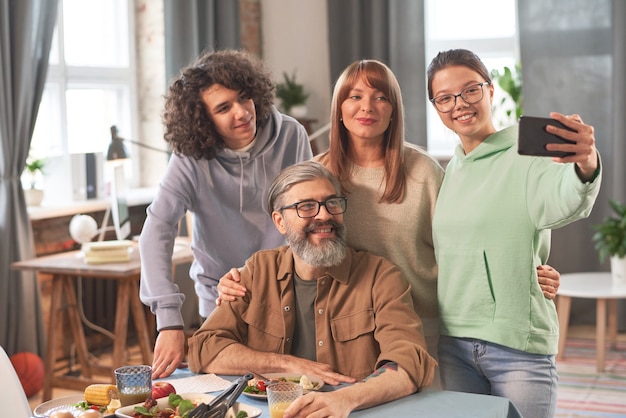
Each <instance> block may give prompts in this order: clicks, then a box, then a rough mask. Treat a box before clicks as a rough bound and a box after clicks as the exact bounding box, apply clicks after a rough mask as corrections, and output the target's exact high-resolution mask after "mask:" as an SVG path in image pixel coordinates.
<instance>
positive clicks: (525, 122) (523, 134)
mask: <svg viewBox="0 0 626 418" xmlns="http://www.w3.org/2000/svg"><path fill="white" fill-rule="evenodd" d="M547 125H553V126H556V127H558V128H563V129H567V130H568V131H572V132H574V130H573V129H570V128H568V127H567V126H565V125H563V124H562V123H561V122H559V121H557V120H554V119H551V118H541V117H536V116H522V117H521V118H520V121H519V136H518V143H517V152H518V154H520V155H537V156H540V157H567V156H569V155H574V154H575V153H573V152H564V151H548V150H547V149H546V144H553V143H557V144H563V143H569V144H574V143H575V142H574V141H570V140H568V139H565V138H561V137H560V136H557V135H554V134H551V133H548V132H547V131H546V126H547Z"/></svg>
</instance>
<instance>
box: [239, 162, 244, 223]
mask: <svg viewBox="0 0 626 418" xmlns="http://www.w3.org/2000/svg"><path fill="white" fill-rule="evenodd" d="M239 166H240V169H241V170H240V172H241V174H240V175H239V213H242V212H243V159H242V158H241V155H240V156H239Z"/></svg>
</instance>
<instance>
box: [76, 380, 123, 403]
mask: <svg viewBox="0 0 626 418" xmlns="http://www.w3.org/2000/svg"><path fill="white" fill-rule="evenodd" d="M84 397H85V401H87V402H89V403H90V404H92V405H99V406H107V405H109V404H110V403H111V399H117V398H119V395H118V393H117V386H115V385H111V384H107V383H95V384H93V385H89V386H87V387H86V388H85V394H84Z"/></svg>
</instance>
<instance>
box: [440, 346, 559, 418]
mask: <svg viewBox="0 0 626 418" xmlns="http://www.w3.org/2000/svg"><path fill="white" fill-rule="evenodd" d="M439 371H440V373H441V386H442V387H443V389H445V390H453V391H457V392H469V393H481V394H486V395H496V396H503V397H505V398H509V399H510V400H511V402H512V403H513V405H515V407H516V408H517V409H519V411H520V412H521V414H522V416H523V417H525V418H547V417H553V416H554V413H555V411H556V398H557V384H558V375H557V371H556V362H555V356H553V355H541V354H532V353H527V352H525V351H519V350H514V349H512V348H508V347H504V346H502V345H498V344H493V343H490V342H487V341H482V340H474V339H471V338H453V337H447V336H441V337H439Z"/></svg>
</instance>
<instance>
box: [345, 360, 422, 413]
mask: <svg viewBox="0 0 626 418" xmlns="http://www.w3.org/2000/svg"><path fill="white" fill-rule="evenodd" d="M415 391H417V387H416V386H415V385H414V384H413V382H412V381H411V378H410V377H409V375H408V373H407V372H406V371H404V369H402V368H400V367H398V365H397V364H396V363H387V364H385V365H383V366H381V367H379V368H378V369H377V370H376V371H374V373H372V374H371V375H370V376H368V377H366V378H365V379H363V380H362V381H361V382H357V383H355V384H354V385H351V386H348V387H345V388H342V389H340V390H339V391H338V393H341V396H342V397H344V398H345V399H346V400H347V401H348V402H349V404H350V405H351V408H350V409H351V410H358V409H365V408H370V407H372V406H375V405H380V404H382V403H385V402H390V401H393V400H396V399H399V398H402V397H404V396H408V395H410V394H412V393H414V392H415Z"/></svg>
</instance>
